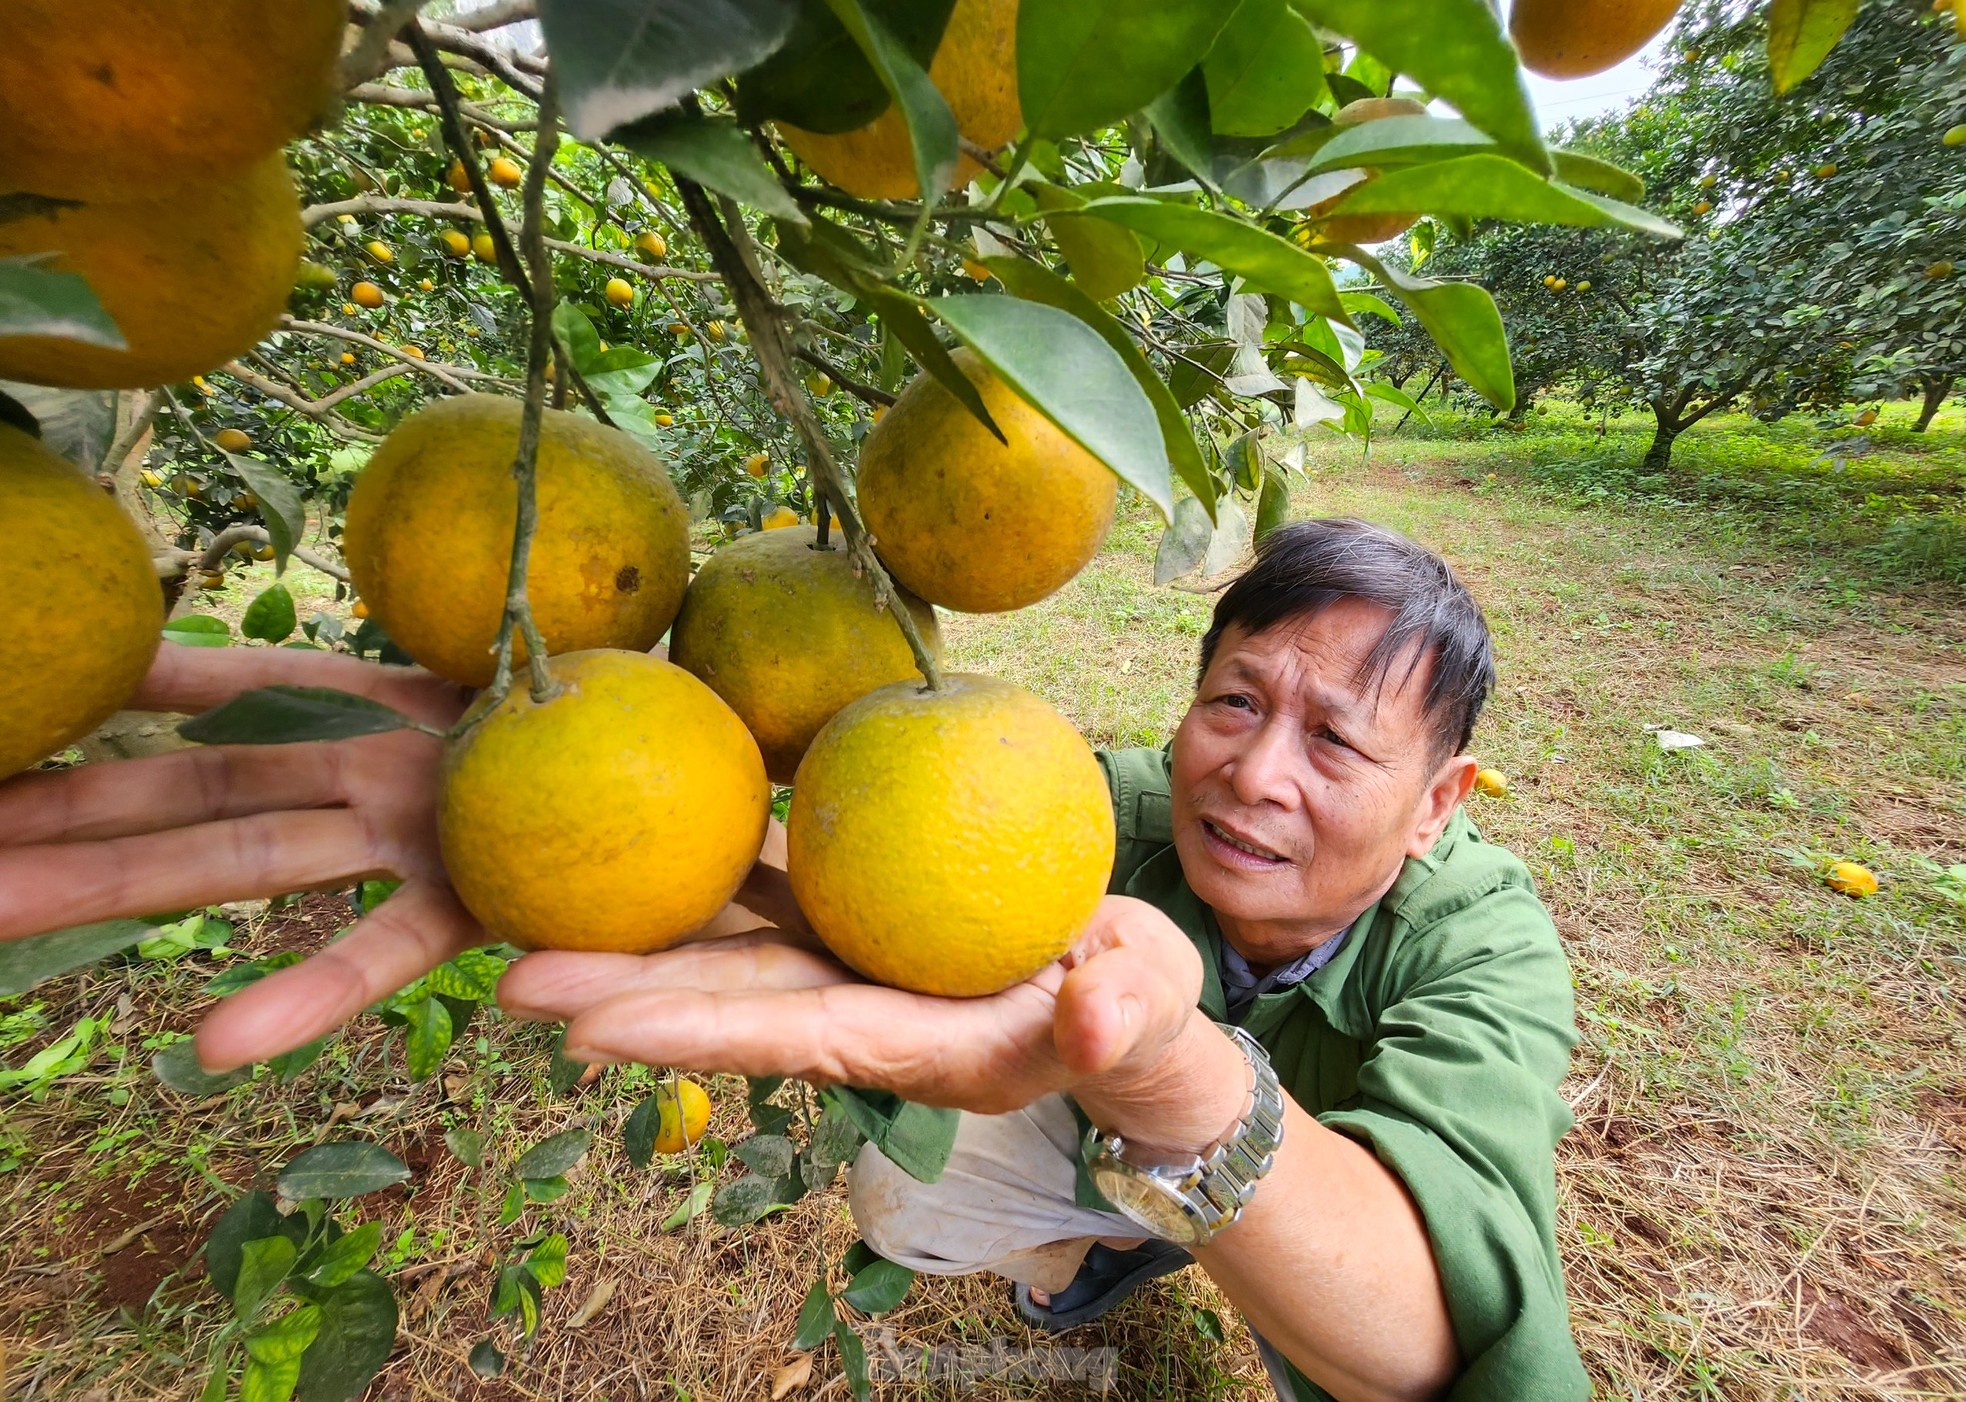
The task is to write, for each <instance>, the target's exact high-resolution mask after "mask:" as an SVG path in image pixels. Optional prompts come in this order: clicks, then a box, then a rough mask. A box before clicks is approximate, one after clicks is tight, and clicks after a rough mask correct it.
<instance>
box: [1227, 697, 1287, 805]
mask: <svg viewBox="0 0 1966 1402" xmlns="http://www.w3.org/2000/svg"><path fill="white" fill-rule="evenodd" d="M1303 758H1304V756H1303V753H1302V751H1301V750H1300V748H1299V747H1298V745H1297V740H1296V727H1294V726H1291V725H1287V724H1283V723H1281V722H1280V720H1279V719H1278V718H1276V717H1272V718H1271V719H1269V720H1267V721H1265V722H1264V723H1263V724H1262V725H1261V726H1259V727H1258V728H1257V730H1256V733H1255V734H1253V735H1251V736H1250V737H1249V743H1248V745H1247V746H1245V747H1244V748H1243V750H1242V751H1241V753H1239V754H1238V755H1236V757H1235V759H1234V760H1233V761H1231V763H1230V765H1229V788H1230V790H1231V792H1233V793H1234V794H1235V796H1236V799H1237V801H1238V802H1240V803H1243V804H1246V805H1247V806H1249V807H1251V808H1254V807H1256V806H1257V805H1259V804H1265V803H1269V804H1275V805H1276V806H1277V807H1279V808H1283V809H1288V810H1295V809H1296V808H1297V807H1298V806H1299V804H1300V800H1301V797H1302V795H1301V794H1300V792H1299V790H1298V787H1297V768H1298V766H1299V765H1300V764H1301V763H1302V762H1303Z"/></svg>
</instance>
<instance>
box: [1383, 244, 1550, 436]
mask: <svg viewBox="0 0 1966 1402" xmlns="http://www.w3.org/2000/svg"><path fill="white" fill-rule="evenodd" d="M1347 256H1349V257H1350V258H1351V259H1352V260H1353V261H1354V262H1356V263H1358V264H1359V265H1360V266H1361V267H1364V268H1366V269H1367V270H1368V271H1370V272H1372V273H1373V274H1374V275H1376V276H1377V277H1378V278H1379V280H1380V281H1381V282H1382V283H1384V284H1385V286H1386V288H1387V289H1388V290H1389V291H1390V292H1391V293H1392V294H1393V295H1394V296H1395V297H1397V298H1399V300H1400V301H1401V302H1403V303H1405V304H1406V306H1407V307H1408V308H1409V309H1410V310H1411V311H1412V313H1413V314H1414V315H1415V316H1416V317H1418V318H1419V319H1420V325H1422V326H1423V327H1425V328H1426V331H1427V334H1428V335H1429V336H1431V337H1433V341H1434V344H1435V345H1437V346H1439V347H1440V349H1441V353H1442V354H1444V355H1445V356H1446V357H1447V363H1448V364H1450V365H1452V366H1453V367H1454V370H1455V372H1456V373H1457V374H1459V375H1460V376H1461V378H1462V379H1464V380H1466V381H1467V382H1468V387H1469V388H1470V389H1472V390H1474V392H1475V393H1476V394H1479V395H1480V396H1481V397H1482V398H1483V399H1486V400H1487V401H1488V402H1489V403H1490V404H1493V405H1494V406H1495V407H1496V408H1498V409H1500V410H1502V411H1503V412H1505V413H1506V412H1507V411H1508V410H1510V409H1512V408H1514V407H1515V370H1514V368H1513V367H1512V366H1511V365H1510V363H1509V338H1508V333H1507V332H1506V331H1504V330H1503V329H1502V314H1501V313H1500V312H1498V311H1496V310H1495V299H1494V298H1492V297H1490V296H1489V295H1488V293H1487V292H1486V291H1485V290H1484V289H1482V288H1480V287H1477V286H1475V285H1474V284H1473V283H1471V282H1436V281H1435V280H1434V279H1432V278H1426V277H1415V276H1413V275H1412V274H1411V273H1403V272H1401V271H1399V270H1398V269H1397V268H1394V267H1391V266H1390V265H1388V264H1385V263H1381V262H1380V261H1379V260H1378V259H1377V258H1374V257H1372V256H1371V255H1370V254H1367V253H1363V252H1360V251H1358V250H1356V249H1355V250H1352V251H1351V252H1350V253H1349V254H1348V255H1347Z"/></svg>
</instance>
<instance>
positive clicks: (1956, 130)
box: [1939, 122, 1966, 146]
mask: <svg viewBox="0 0 1966 1402" xmlns="http://www.w3.org/2000/svg"><path fill="white" fill-rule="evenodd" d="M1939 140H1940V141H1942V142H1944V143H1945V144H1946V145H1948V146H1966V122H1961V123H1960V124H1959V125H1958V126H1956V127H1947V128H1946V132H1945V135H1944V136H1942V137H1940V138H1939Z"/></svg>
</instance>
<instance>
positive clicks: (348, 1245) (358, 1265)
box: [307, 1222, 382, 1289]
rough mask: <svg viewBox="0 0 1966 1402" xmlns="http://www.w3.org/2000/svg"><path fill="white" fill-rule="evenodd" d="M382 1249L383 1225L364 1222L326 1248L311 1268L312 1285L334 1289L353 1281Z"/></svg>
mask: <svg viewBox="0 0 1966 1402" xmlns="http://www.w3.org/2000/svg"><path fill="white" fill-rule="evenodd" d="M380 1245H382V1223H380V1222H364V1223H362V1225H361V1226H359V1227H357V1228H355V1229H354V1230H353V1231H350V1232H344V1233H343V1234H342V1235H340V1236H338V1237H336V1238H335V1239H334V1240H333V1241H331V1242H329V1243H328V1244H327V1246H325V1247H324V1248H322V1250H321V1254H320V1256H319V1257H318V1258H317V1259H316V1260H315V1262H314V1264H313V1265H311V1266H309V1267H308V1269H307V1282H308V1284H310V1285H316V1286H319V1287H321V1288H323V1289H332V1288H334V1287H335V1286H337V1285H339V1284H341V1283H342V1282H343V1281H344V1280H349V1279H352V1278H353V1277H354V1275H355V1273H356V1272H357V1271H360V1270H362V1269H363V1268H364V1267H366V1266H367V1265H368V1264H369V1258H370V1257H371V1256H373V1255H375V1252H376V1248H377V1247H378V1246H380Z"/></svg>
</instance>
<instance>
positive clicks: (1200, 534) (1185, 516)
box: [1154, 497, 1215, 585]
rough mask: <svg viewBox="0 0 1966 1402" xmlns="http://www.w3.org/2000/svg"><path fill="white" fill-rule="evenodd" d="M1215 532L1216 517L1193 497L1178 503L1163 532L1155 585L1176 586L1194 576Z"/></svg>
mask: <svg viewBox="0 0 1966 1402" xmlns="http://www.w3.org/2000/svg"><path fill="white" fill-rule="evenodd" d="M1214 533H1215V518H1214V517H1213V515H1211V514H1210V512H1209V511H1208V510H1207V508H1205V507H1204V506H1203V505H1202V504H1201V503H1200V502H1199V501H1196V500H1195V499H1194V498H1193V497H1182V498H1181V500H1179V501H1177V502H1175V503H1174V519H1173V520H1171V521H1169V522H1168V524H1167V529H1166V530H1165V531H1163V532H1161V538H1160V548H1159V549H1158V550H1156V551H1155V552H1154V583H1155V584H1156V585H1166V584H1172V583H1173V582H1174V581H1175V580H1177V579H1180V578H1182V577H1183V576H1185V575H1187V574H1189V573H1191V572H1192V571H1193V570H1194V568H1195V566H1196V565H1199V564H1200V563H1201V557H1202V552H1203V551H1205V550H1207V549H1208V541H1209V537H1210V536H1212V535H1213V534H1214Z"/></svg>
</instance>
